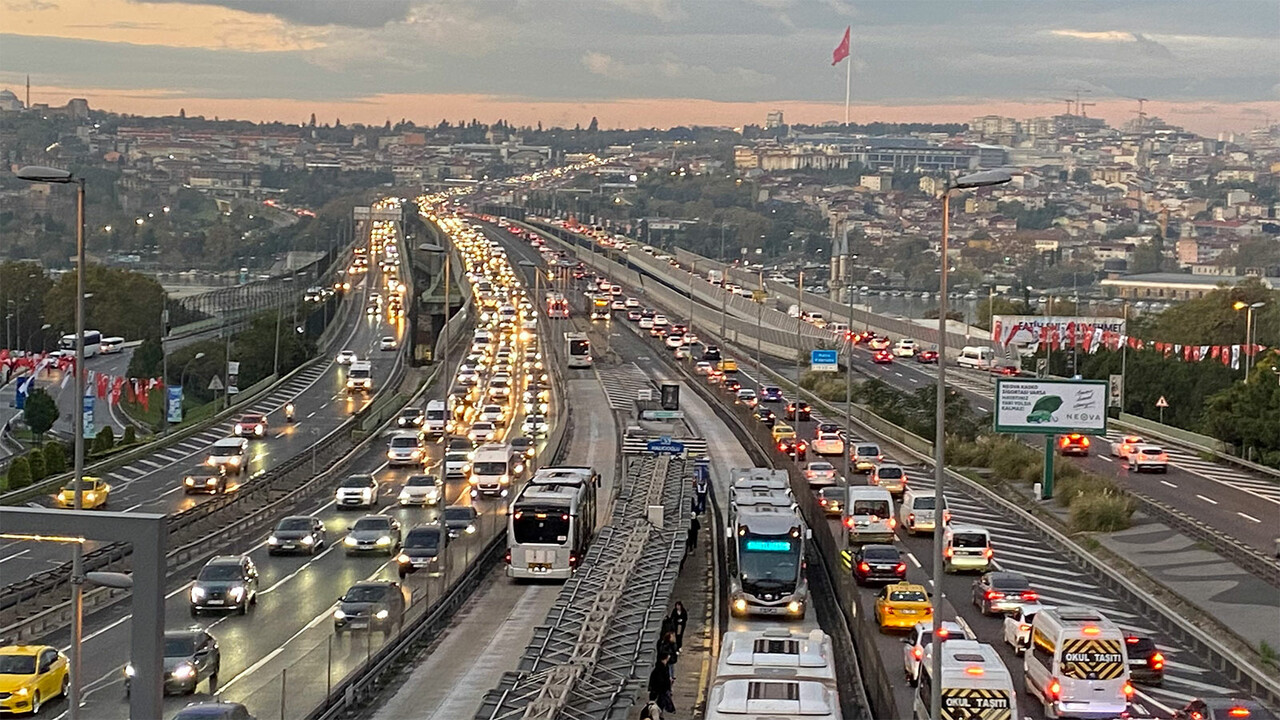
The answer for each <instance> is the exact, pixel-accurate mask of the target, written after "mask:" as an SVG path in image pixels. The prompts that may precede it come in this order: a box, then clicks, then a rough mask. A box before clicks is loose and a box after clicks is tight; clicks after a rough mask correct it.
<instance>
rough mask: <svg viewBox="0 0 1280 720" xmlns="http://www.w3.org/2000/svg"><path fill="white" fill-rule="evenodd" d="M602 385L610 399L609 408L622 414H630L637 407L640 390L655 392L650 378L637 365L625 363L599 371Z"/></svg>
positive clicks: (598, 374)
mask: <svg viewBox="0 0 1280 720" xmlns="http://www.w3.org/2000/svg"><path fill="white" fill-rule="evenodd" d="M596 375H597V376H598V377H599V378H600V384H601V385H602V386H604V393H605V395H606V396H608V398H609V407H611V408H613V409H614V410H618V411H620V412H628V411H631V410H634V409H635V407H636V393H637V392H639V391H640V390H645V389H648V390H654V389H655V388H654V386H653V382H652V381H651V380H649V376H648V375H645V374H644V371H643V370H641V369H640V368H639V366H637V365H636V364H635V363H623V364H622V365H619V366H617V367H611V368H605V369H604V370H603V371H601V370H597V372H596Z"/></svg>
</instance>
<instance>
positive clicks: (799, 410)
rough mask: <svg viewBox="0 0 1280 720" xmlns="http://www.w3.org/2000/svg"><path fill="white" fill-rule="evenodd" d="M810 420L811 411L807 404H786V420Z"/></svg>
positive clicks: (801, 402) (811, 416)
mask: <svg viewBox="0 0 1280 720" xmlns="http://www.w3.org/2000/svg"><path fill="white" fill-rule="evenodd" d="M797 415H798V416H799V417H797ZM812 418H813V409H812V408H811V407H809V403H807V402H803V401H800V402H789V403H787V419H788V420H810V419H812Z"/></svg>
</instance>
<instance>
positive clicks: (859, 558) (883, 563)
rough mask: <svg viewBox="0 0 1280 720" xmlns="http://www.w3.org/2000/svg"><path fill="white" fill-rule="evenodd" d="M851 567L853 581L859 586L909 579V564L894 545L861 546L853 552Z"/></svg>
mask: <svg viewBox="0 0 1280 720" xmlns="http://www.w3.org/2000/svg"><path fill="white" fill-rule="evenodd" d="M849 567H850V569H851V570H852V572H853V581H854V582H855V583H857V584H859V585H863V584H866V583H869V582H892V583H897V582H901V581H903V580H905V579H906V577H907V563H906V561H905V560H904V559H903V557H902V551H900V550H898V548H896V547H894V546H893V545H874V544H873V545H860V546H858V548H857V549H855V550H854V551H853V557H852V558H851V559H850V562H849Z"/></svg>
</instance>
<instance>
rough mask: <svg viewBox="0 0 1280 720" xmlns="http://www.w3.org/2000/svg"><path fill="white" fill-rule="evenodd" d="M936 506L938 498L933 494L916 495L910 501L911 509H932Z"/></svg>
mask: <svg viewBox="0 0 1280 720" xmlns="http://www.w3.org/2000/svg"><path fill="white" fill-rule="evenodd" d="M936 507H938V498H937V496H935V495H928V496H926V497H918V498H916V499H915V500H913V501H912V502H911V508H912V509H913V510H933V509H934V508H936Z"/></svg>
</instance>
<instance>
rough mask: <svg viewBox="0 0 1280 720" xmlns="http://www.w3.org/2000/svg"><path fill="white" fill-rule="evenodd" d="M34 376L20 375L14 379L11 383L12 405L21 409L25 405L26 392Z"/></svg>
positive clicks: (33, 380) (28, 390)
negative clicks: (12, 383)
mask: <svg viewBox="0 0 1280 720" xmlns="http://www.w3.org/2000/svg"><path fill="white" fill-rule="evenodd" d="M35 381H36V380H35V378H29V377H20V378H18V379H17V380H15V381H14V385H13V406H14V407H15V408H17V409H18V410H21V409H23V408H25V407H26V406H27V393H29V392H31V385H32V383H34V382H35Z"/></svg>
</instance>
